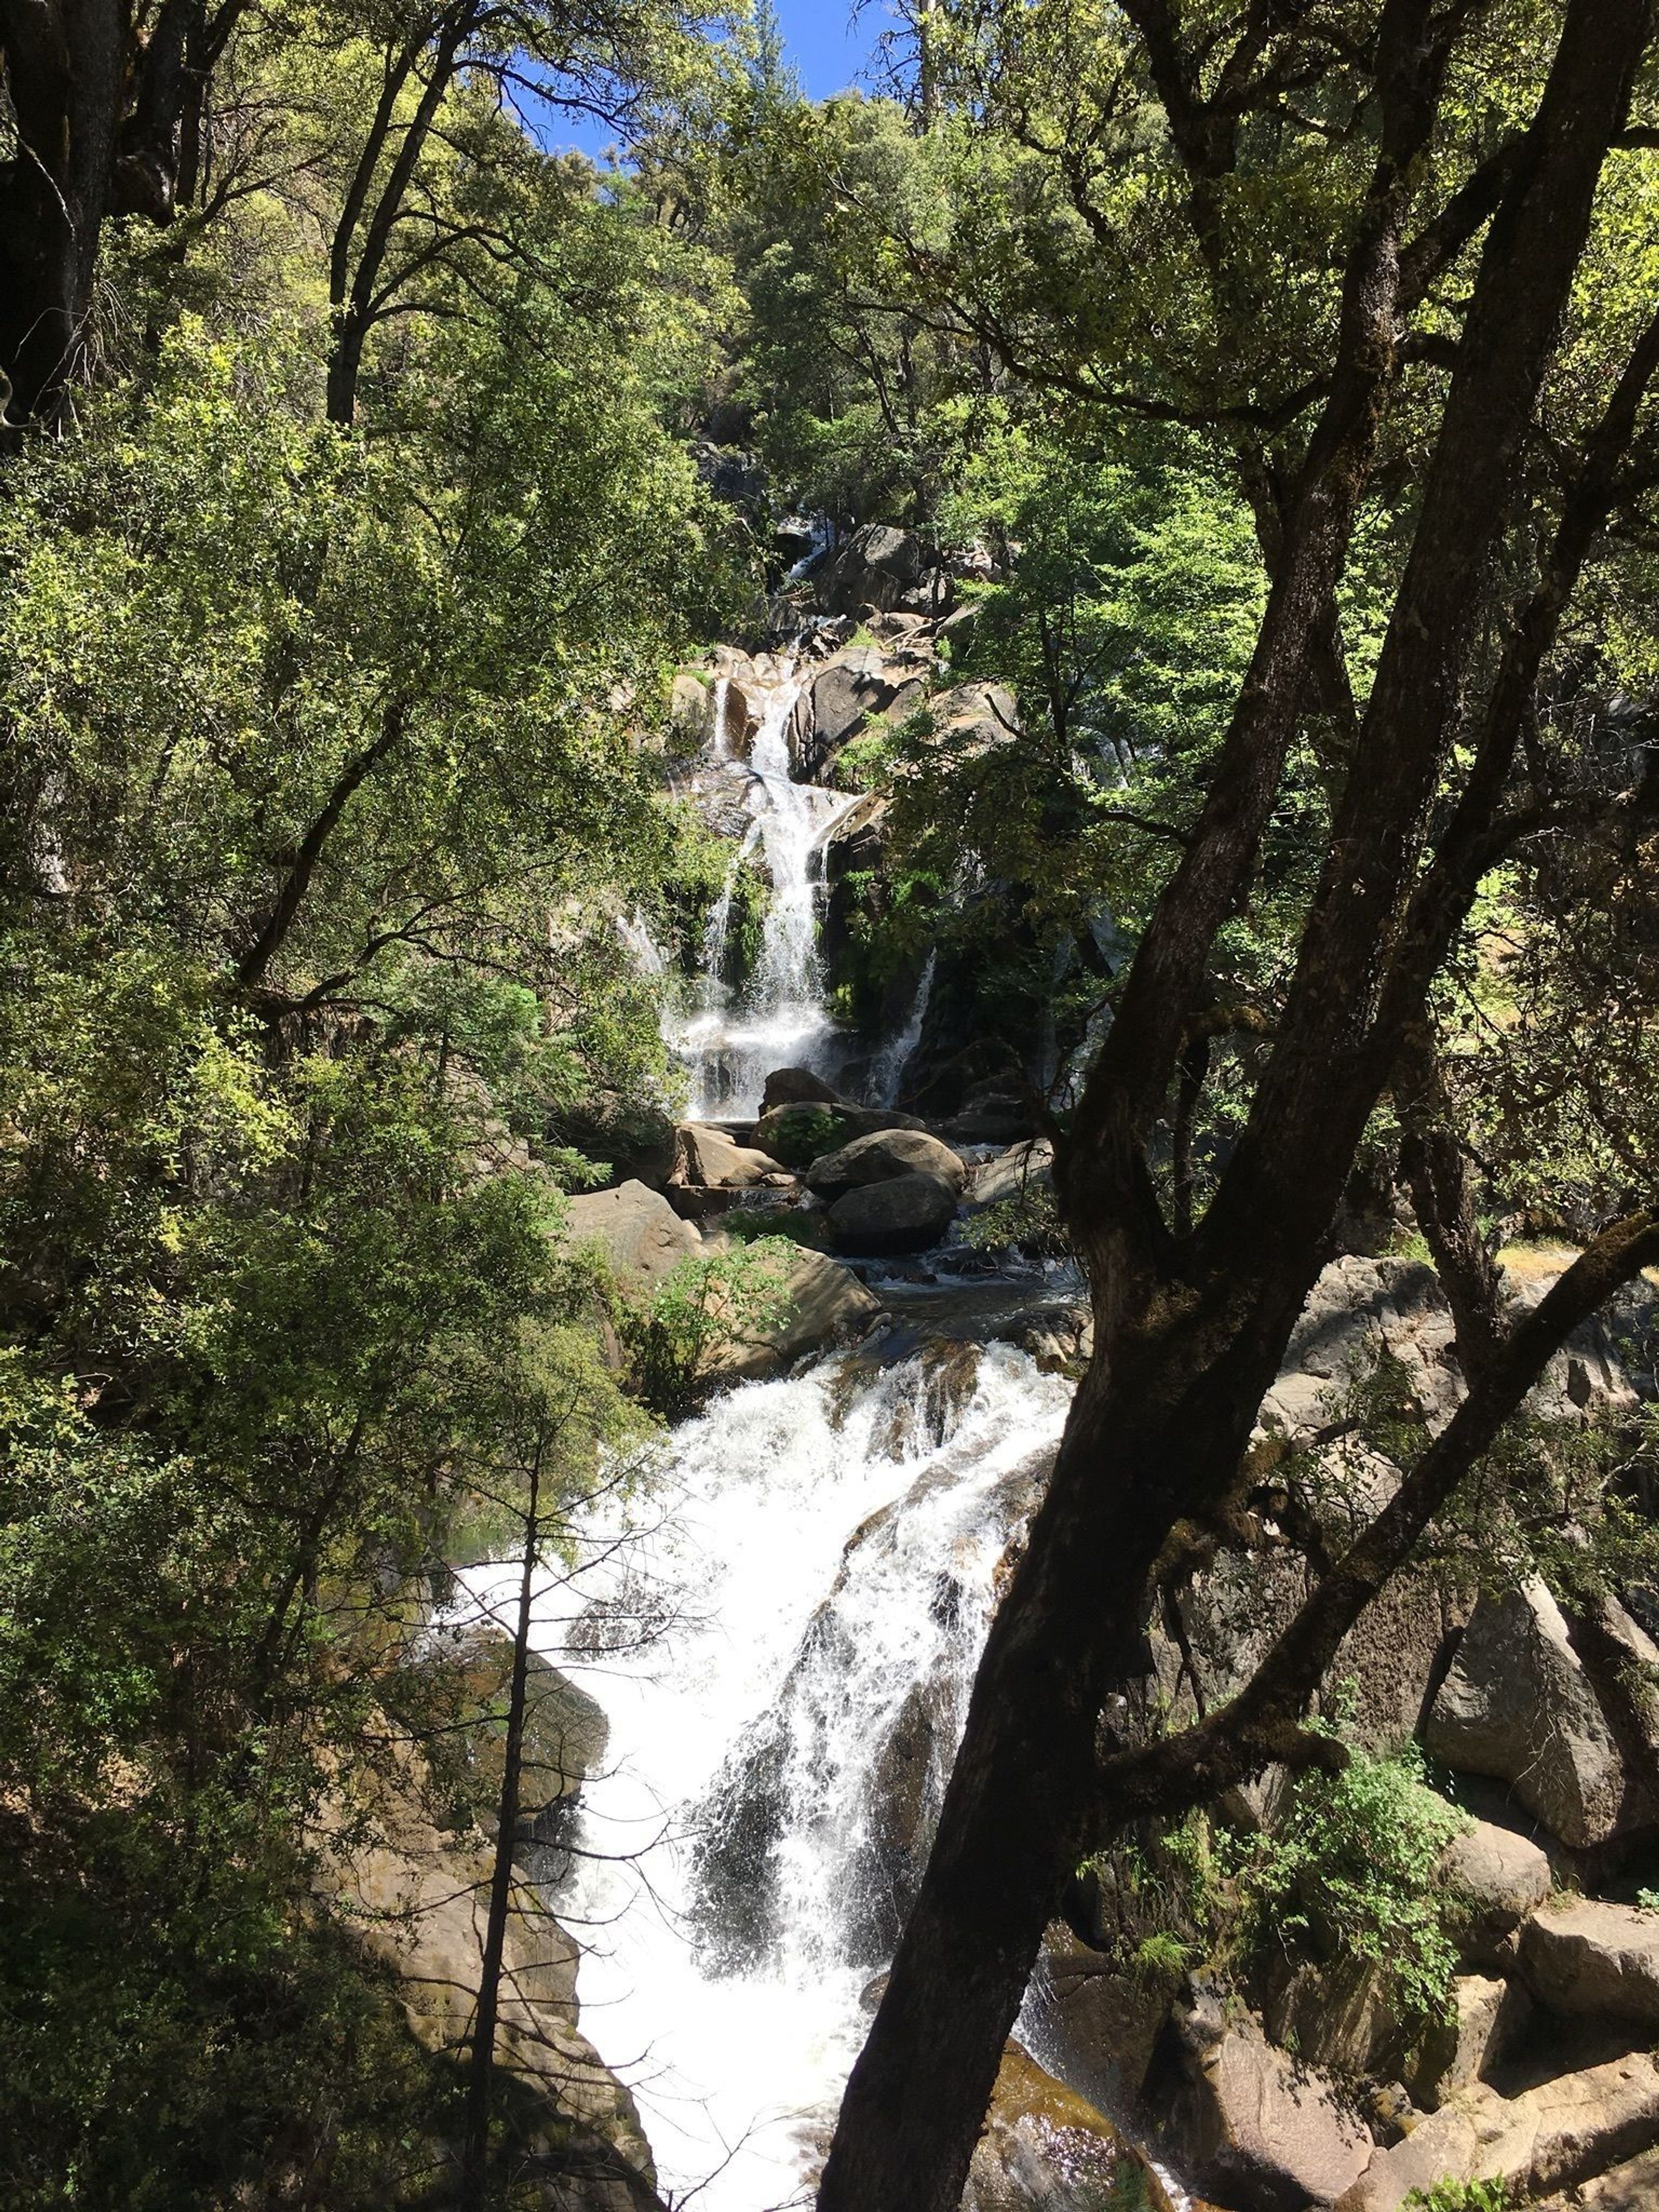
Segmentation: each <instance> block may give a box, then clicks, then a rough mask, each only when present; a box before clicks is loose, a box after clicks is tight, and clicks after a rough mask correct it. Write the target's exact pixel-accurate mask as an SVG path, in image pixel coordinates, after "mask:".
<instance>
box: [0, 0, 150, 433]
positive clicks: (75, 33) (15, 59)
mask: <svg viewBox="0 0 1659 2212" xmlns="http://www.w3.org/2000/svg"><path fill="white" fill-rule="evenodd" d="M130 46H131V25H130V21H129V9H128V7H127V5H126V0H53V4H50V5H43V4H39V0H37V4H33V5H31V4H30V0H0V53H3V56H4V60H5V67H6V84H7V89H8V91H9V94H10V95H11V104H12V108H13V112H14V113H15V117H16V124H17V149H16V151H15V154H14V155H13V156H12V158H11V160H10V161H8V162H7V163H5V164H4V166H3V168H0V370H3V371H4V373H5V374H6V375H7V376H8V377H9V379H10V381H11V387H12V398H11V402H10V407H9V412H10V415H11V417H12V419H13V420H14V421H15V422H27V421H37V422H44V423H46V424H48V425H50V424H51V423H52V422H55V421H56V419H57V416H58V410H59V406H60V404H61V397H62V394H63V392H64V387H65V386H66V385H68V384H69V383H70V382H71V381H73V380H76V378H78V377H79V376H80V375H82V374H83V372H84V368H85V365H86V360H87V350H88V307H89V305H90V302H91V299H92V277H93V270H94V264H95V263H96V259H97V254H98V237H99V232H100V228H101V227H102V224H103V221H104V217H105V215H106V213H107V211H108V208H109V204H110V193H111V188H112V180H113V176H114V168H115V156H116V148H117V141H118V131H119V127H120V118H121V107H122V94H123V86H124V82H125V73H126V69H127V64H128V59H129V50H130Z"/></svg>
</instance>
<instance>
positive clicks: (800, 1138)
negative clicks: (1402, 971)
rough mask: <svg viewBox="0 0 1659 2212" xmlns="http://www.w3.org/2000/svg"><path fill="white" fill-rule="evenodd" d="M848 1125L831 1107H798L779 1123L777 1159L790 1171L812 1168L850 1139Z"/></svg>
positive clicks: (776, 1138) (776, 1141)
mask: <svg viewBox="0 0 1659 2212" xmlns="http://www.w3.org/2000/svg"><path fill="white" fill-rule="evenodd" d="M846 1134H847V1124H846V1122H845V1121H843V1120H842V1117H841V1115H839V1114H833V1113H831V1112H830V1110H829V1108H828V1107H827V1106H812V1107H808V1108H805V1109H799V1108H797V1109H795V1110H794V1111H793V1112H791V1113H788V1114H786V1115H784V1116H783V1118H782V1120H781V1121H780V1122H779V1123H778V1127H777V1134H776V1136H775V1138H774V1139H773V1140H772V1141H773V1143H774V1145H775V1147H776V1152H777V1158H779V1159H781V1161H782V1162H783V1164H784V1165H785V1167H787V1168H794V1169H796V1170H800V1169H802V1168H810V1167H811V1164H812V1163H813V1161H814V1160H816V1159H817V1158H819V1157H820V1156H821V1155H822V1154H823V1153H824V1152H834V1151H835V1149H836V1146H837V1145H840V1144H842V1143H843V1142H844V1141H845V1139H846Z"/></svg>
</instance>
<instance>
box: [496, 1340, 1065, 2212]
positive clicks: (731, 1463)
mask: <svg viewBox="0 0 1659 2212" xmlns="http://www.w3.org/2000/svg"><path fill="white" fill-rule="evenodd" d="M1068 1396H1069V1386H1068V1385H1067V1384H1066V1383H1065V1382H1064V1381H1062V1380H1061V1379H1060V1378H1059V1377H1058V1376H1053V1375H1047V1374H1043V1373H1042V1372H1040V1371H1039V1370H1038V1369H1037V1368H1036V1365H1035V1364H1033V1362H1032V1360H1031V1359H1030V1357H1029V1356H1028V1355H1027V1354H1026V1353H1024V1352H1020V1351H1018V1350H1015V1349H1014V1348H1012V1346H1008V1345H1005V1344H994V1345H991V1346H987V1347H985V1348H984V1349H983V1350H980V1349H979V1348H978V1347H975V1346H963V1345H959V1346H939V1347H936V1348H934V1349H933V1351H932V1352H923V1353H920V1354H916V1355H915V1356H912V1357H910V1358H905V1359H902V1360H901V1361H899V1362H897V1363H896V1364H891V1365H888V1366H879V1365H878V1366H873V1367H872V1366H871V1365H869V1364H864V1363H861V1362H860V1359H859V1358H858V1356H857V1355H852V1356H849V1357H845V1358H830V1359H829V1360H826V1361H824V1362H823V1363H821V1364H818V1365H817V1366H815V1367H813V1368H811V1370H809V1371H807V1372H806V1373H805V1374H799V1375H796V1376H790V1377H787V1378H784V1379H781V1380H775V1381H769V1382H763V1383H749V1384H745V1385H743V1386H741V1387H739V1388H738V1389H734V1390H732V1392H731V1393H730V1394H729V1395H726V1396H725V1397H724V1398H722V1399H720V1401H717V1402H716V1403H715V1404H714V1406H713V1407H711V1409H710V1410H709V1411H708V1413H705V1414H703V1415H702V1416H701V1417H700V1418H698V1419H694V1420H691V1421H690V1422H688V1423H686V1424H684V1425H683V1426H682V1427H680V1428H679V1429H678V1431H676V1432H675V1434H674V1436H673V1437H672V1439H671V1454H672V1459H671V1468H670V1469H669V1471H668V1473H667V1474H666V1476H665V1478H664V1479H661V1480H659V1481H658V1482H656V1483H654V1484H653V1487H652V1492H651V1497H650V1499H649V1503H648V1504H647V1506H646V1507H645V1508H644V1509H643V1510H642V1511H641V1514H640V1515H639V1516H630V1513H629V1508H628V1507H627V1505H626V1504H624V1503H623V1502H622V1501H620V1500H617V1501H612V1502H610V1503H608V1504H606V1505H605V1508H604V1510H601V1511H599V1512H598V1513H597V1514H596V1515H595V1517H594V1519H593V1521H592V1523H591V1525H589V1526H588V1527H587V1528H585V1529H583V1530H582V1531H581V1534H580V1561H579V1565H578V1567H577V1569H576V1571H574V1573H573V1574H571V1575H570V1576H568V1577H567V1578H565V1579H562V1581H561V1582H560V1583H559V1584H558V1586H557V1587H556V1588H555V1589H551V1590H550V1591H549V1592H548V1593H547V1594H546V1595H544V1598H543V1600H542V1601H541V1603H540V1605H539V1606H538V1613H537V1627H536V1642H537V1644H538V1649H539V1650H540V1651H541V1652H542V1654H543V1656H545V1657H547V1658H548V1659H550V1661H552V1662H554V1663H555V1664H556V1665H557V1666H559V1667H560V1668H562V1669H563V1670H564V1671H565V1672H566V1673H567V1674H569V1675H570V1676H571V1677H572V1678H573V1679H574V1680H576V1681H577V1682H578V1683H579V1684H580V1686H582V1687H584V1688H585V1689H586V1691H587V1692H589V1693H590V1694H591V1695H592V1696H593V1697H594V1698H595V1699H598V1701H599V1703H600V1704H601V1705H603V1707H604V1709H605V1714H606V1716H607V1717H608V1719H609V1722H610V1727H611V1735H610V1748H609V1752H608V1753H607V1756H606V1760H605V1771H604V1772H603V1773H602V1774H600V1775H599V1776H597V1777H595V1778H593V1779H592V1781H591V1782H590V1784H588V1787H587V1789H586V1791H585V1793H584V1811H583V1814H582V1818H581V1822H580V1830H579V1832H578V1833H577V1834H576V1836H575V1837H574V1849H573V1850H572V1854H571V1858H570V1864H569V1870H568V1873H567V1874H566V1875H565V1876H564V1878H563V1880H562V1883H561V1884H560V1886H559V1887H558V1888H557V1889H556V1894H555V1902H556V1907H557V1910H558V1911H559V1914H560V1917H561V1918H562V1920H563V1921H564V1923H566V1925H568V1927H569V1928H570V1929H572V1932H573V1933H574V1935H575V1936H576V1937H577V1939H578V1940H579V1942H581V1943H582V1944H583V1946H584V1947H585V1955H584V1958H583V1961H582V1965H581V1968H580V1984H579V1990H580V1999H581V2004H582V2017H583V2023H584V2027H585V2028H586V2033H588V2034H589V2035H590V2036H591V2037H592V2039H594V2040H595V2041H596V2042H598V2043H599V2045H601V2046H602V2047H603V2049H604V2050H605V2053H606V2056H607V2058H608V2059H609V2061H610V2063H611V2064H612V2065H613V2066H614V2067H616V2068H617V2070H618V2071H619V2072H620V2073H621V2074H622V2075H623V2076H624V2078H625V2079H627V2080H628V2081H629V2084H630V2086H631V2087H633V2089H634V2091H635V2096H636V2098H637V2100H638V2102H639V2105H640V2107H641V2114H642V2116H643V2118H644V2120H645V2124H646V2128H647V2134H648V2135H649V2136H650V2139H651V2142H652V2146H653V2150H654V2152H655V2155H656V2160H657V2165H658V2170H659V2185H660V2186H661V2187H662V2189H663V2191H664V2193H665V2196H667V2197H670V2198H671V2199H673V2198H677V2197H680V2196H683V2195H684V2194H685V2193H686V2192H688V2191H690V2190H691V2189H693V2188H696V2187H698V2186H699V2185H702V2191H701V2197H700V2201H701V2202H702V2203H705V2204H707V2205H708V2206H709V2207H710V2208H713V2209H714V2212H763V2208H766V2207H771V2206H775V2205H781V2204H785V2203H797V2202H805V2201H806V2200H807V2199H808V2198H809V2197H810V2194H811V2184H812V2181H813V2179H814V2178H815V2174H816V2171H817V2166H818V2164H819V2162H820V2160H821V2159H822V2156H823V2150H824V2148H826V2147H827V2143H828V2138H829V2130H830V2128H831V2126H832V2125H833V2122H834V2117H835V2110H836V2104H837V2102H838V2100H839V2097H840V2093H841V2089H842V2084H843V2082H844V2081H845V2078H846V2075H847V2073H848V2069H849V2068H850V2066H851V2064H852V2062H853V2060H854V2057H856V2055H857V2052H858V2049H859V2046H860V2043H861V2041H862V2039H863V2034H864V2031H865V2028H866V2025H867V2019H868V2008H872V2005H873V1996H872V1992H871V1984H872V1979H873V1978H874V1977H875V1976H876V1975H877V1974H878V1972H879V1971H880V1970H881V1969H882V1968H883V1967H884V1965H885V1963H886V1960H887V1957H888V1955H889V1953H890V1948H891V1944H892V1942H893V1941H894V1940H895V1937H896V1930H897V1927H898V1924H899V1922H900V1920H901V1918H902V1913H903V1911H904V1910H905V1909H906V1908H907V1907H908V1903H909V1901H910V1895H911V1893H912V1892H913V1888H914V1883H915V1879H916V1877H917V1875H919V1873H920V1869H921V1860H922V1857H923V1856H924V1855H925V1851H926V1847H927V1840H928V1838H930V1837H931V1834H932V1827H933V1820H934V1819H935V1817H936V1815H937V1811H938V1806H939V1793H940V1791H941V1790H942V1788H943V1784H944V1781H945V1776H946V1774H947V1772H948V1770H949V1764H950V1760H951V1755H952V1753H954V1750H955V1747H956V1744H957V1738H958V1736H959V1734H960V1730H961V1727H962V1723H963V1715H964V1711H965V1706H966V1700H967V1696H968V1692H969V1686H970V1684H971V1681H972V1677H973V1671H974V1668H975V1663H976V1662H977V1659H978V1656H979V1651H980V1648H981V1644H982V1641H983V1638H984V1636H985V1632H986V1630H987V1626H988V1623H989V1620H990V1616H991V1613H992V1609H993V1607H994V1602H995V1599H996V1596H997V1595H998V1586H999V1578H1000V1570H1001V1569H1002V1566H1003V1563H1004V1561H1005V1560H1006V1558H1007V1556H1008V1553H1009V1549H1010V1546H1011V1543H1012V1542H1014V1541H1017V1540H1018V1534H1019V1532H1020V1529H1021V1528H1022V1525H1023V1522H1024V1518H1025V1517H1026V1516H1028V1515H1029V1513H1030V1510H1031V1508H1032V1506H1033V1505H1034V1504H1035V1502H1036V1498H1037V1496H1038V1495H1039V1493H1040V1488H1041V1483H1042V1478H1043V1475H1044V1474H1046V1471H1047V1467H1048V1459H1049V1456H1050V1455H1051V1454H1052V1450H1053V1448H1054V1444H1055V1443H1056V1442H1057V1441H1058V1438H1059V1435H1060V1426H1061V1424H1062V1422H1063V1420H1064V1418H1065V1412H1066V1401H1067V1399H1068ZM477 1589H478V1594H479V1595H486V1594H488V1595H492V1596H494V1595H499V1593H498V1592H496V1591H495V1588H494V1584H493V1581H491V1582H490V1583H489V1584H488V1585H486V1581H485V1578H483V1577H479V1578H478V1579H477Z"/></svg>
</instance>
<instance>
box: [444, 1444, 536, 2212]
mask: <svg viewBox="0 0 1659 2212" xmlns="http://www.w3.org/2000/svg"><path fill="white" fill-rule="evenodd" d="M542 1449H543V1447H542V1443H541V1442H540V1441H539V1440H538V1443H537V1445H536V1449H535V1452H534V1454H533V1455H532V1459H531V1462H530V1499H529V1504H528V1506H527V1507H526V1513H525V1534H524V1573H523V1575H522V1576H521V1577H520V1583H519V1609H518V1614H517V1618H516V1620H515V1621H514V1624H513V1680H512V1687H511V1689H510V1691H509V1692H508V1695H507V1746H506V1750H505V1753H504V1754H503V1758H502V1765H501V1799H500V1803H499V1806H498V1808H497V1813H496V1821H495V1867H494V1869H493V1870H492V1873H491V1875H490V1882H489V1917H488V1920H487V1921H486V1923H485V1926H484V1946H483V1960H482V1963H481V1966H480V1970H479V1978H478V2010H477V2021H476V2024H475V2026H474V2028H473V2034H472V2068H471V2075H469V2077H468V2081H467V2087H466V2128H465V2147H464V2150H463V2154H462V2165H461V2193H460V2212H484V2206H485V2203H486V2202H487V2195H488V2187H489V2107H490V2102H491V2098H490V2092H491V2089H492V2087H493V2086H494V2081H495V2024H496V2021H497V2020H498V2019H499V2017H500V2015H501V1960H502V1958H503V1956H504V1954H505V1952H506V1948H507V1914H508V1912H509V1911H511V1909H512V1903H513V1843H514V1840H515V1839H516V1838H517V1835H518V1831H519V1788H520V1776H521V1773H522V1771H523V1766H524V1712H525V1691H526V1683H527V1681H528V1680H529V1674H530V1608H531V1603H532V1599H533V1597H534V1595H535V1584H536V1568H537V1564H538V1553H539V1551H540V1548H541V1521H540V1517H539V1516H540V1508H541V1484H542Z"/></svg>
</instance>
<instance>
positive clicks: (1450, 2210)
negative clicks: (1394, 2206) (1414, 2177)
mask: <svg viewBox="0 0 1659 2212" xmlns="http://www.w3.org/2000/svg"><path fill="white" fill-rule="evenodd" d="M1406 2203H1407V2212H1413V2208H1414V2212H1510V2191H1509V2185H1508V2183H1507V2182H1503V2181H1437V2182H1436V2183H1435V2184H1434V2185H1433V2186H1432V2187H1431V2188H1429V2189H1413V2191H1412V2193H1411V2195H1410V2196H1409V2197H1407V2199H1406Z"/></svg>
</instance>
